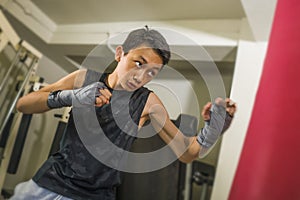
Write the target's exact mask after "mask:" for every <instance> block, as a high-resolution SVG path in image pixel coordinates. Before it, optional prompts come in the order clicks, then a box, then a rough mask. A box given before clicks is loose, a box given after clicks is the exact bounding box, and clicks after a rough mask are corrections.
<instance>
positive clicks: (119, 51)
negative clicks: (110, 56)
mask: <svg viewBox="0 0 300 200" xmlns="http://www.w3.org/2000/svg"><path fill="white" fill-rule="evenodd" d="M122 56H123V47H122V46H117V48H116V54H115V60H116V61H117V62H120V60H121V57H122Z"/></svg>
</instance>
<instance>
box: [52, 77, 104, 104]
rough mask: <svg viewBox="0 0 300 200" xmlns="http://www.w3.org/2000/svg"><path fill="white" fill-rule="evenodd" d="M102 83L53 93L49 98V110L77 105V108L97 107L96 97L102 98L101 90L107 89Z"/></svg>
mask: <svg viewBox="0 0 300 200" xmlns="http://www.w3.org/2000/svg"><path fill="white" fill-rule="evenodd" d="M105 88H106V87H105V85H104V84H103V83H102V82H95V83H92V84H90V85H87V86H85V87H82V88H78V89H75V90H58V91H54V92H51V93H50V94H49V96H48V100H47V105H48V107H49V108H51V109H52V108H61V107H65V106H72V105H75V106H77V107H81V106H86V105H95V101H96V97H98V96H100V95H101V93H100V92H99V90H100V89H105Z"/></svg>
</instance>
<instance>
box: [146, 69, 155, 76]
mask: <svg viewBox="0 0 300 200" xmlns="http://www.w3.org/2000/svg"><path fill="white" fill-rule="evenodd" d="M148 75H149V76H150V77H154V76H155V75H156V73H155V71H152V70H151V71H149V72H148Z"/></svg>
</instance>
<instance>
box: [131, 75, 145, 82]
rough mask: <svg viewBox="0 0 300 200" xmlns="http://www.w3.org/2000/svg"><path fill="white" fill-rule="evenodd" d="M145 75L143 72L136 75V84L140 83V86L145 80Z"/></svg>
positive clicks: (134, 78)
mask: <svg viewBox="0 0 300 200" xmlns="http://www.w3.org/2000/svg"><path fill="white" fill-rule="evenodd" d="M143 74H144V73H142V72H140V73H136V74H135V75H134V76H133V80H134V81H135V82H136V83H138V84H140V83H141V82H142V80H143V76H144V75H143Z"/></svg>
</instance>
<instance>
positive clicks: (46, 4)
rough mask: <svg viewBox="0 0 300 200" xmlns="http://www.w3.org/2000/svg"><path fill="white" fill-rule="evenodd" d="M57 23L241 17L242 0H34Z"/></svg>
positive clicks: (242, 13)
mask: <svg viewBox="0 0 300 200" xmlns="http://www.w3.org/2000/svg"><path fill="white" fill-rule="evenodd" d="M32 2H33V3H34V4H35V5H36V6H38V8H39V9H40V10H42V11H43V12H44V13H45V14H46V15H47V16H48V17H49V18H50V19H52V20H53V21H54V22H55V23H56V24H78V23H80V24H82V23H103V22H125V21H158V20H186V19H189V20H190V19H240V18H243V17H245V13H244V10H243V7H242V4H241V2H240V0H184V1H183V0H151V1H149V0H148V1H147V0H126V1H125V0H110V1H107V0H84V1H83V0H51V1H49V0H32Z"/></svg>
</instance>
